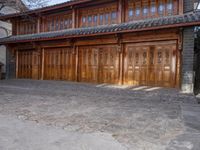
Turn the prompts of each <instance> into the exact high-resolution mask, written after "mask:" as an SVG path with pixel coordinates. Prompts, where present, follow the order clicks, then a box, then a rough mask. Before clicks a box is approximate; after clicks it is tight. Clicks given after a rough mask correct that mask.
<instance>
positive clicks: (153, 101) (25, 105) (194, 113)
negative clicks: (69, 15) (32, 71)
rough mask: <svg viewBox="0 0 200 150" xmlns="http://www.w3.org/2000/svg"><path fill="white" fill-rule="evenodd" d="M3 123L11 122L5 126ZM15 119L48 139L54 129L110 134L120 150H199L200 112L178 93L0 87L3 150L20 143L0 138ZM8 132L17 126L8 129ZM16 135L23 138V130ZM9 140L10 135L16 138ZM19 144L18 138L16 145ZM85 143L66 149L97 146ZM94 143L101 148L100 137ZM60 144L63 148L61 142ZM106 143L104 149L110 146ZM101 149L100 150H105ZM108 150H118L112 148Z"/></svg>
mask: <svg viewBox="0 0 200 150" xmlns="http://www.w3.org/2000/svg"><path fill="white" fill-rule="evenodd" d="M5 118H10V119H8V120H7V121H6V120H5ZM12 118H13V120H15V119H16V120H15V122H14V124H16V126H17V124H20V123H18V121H19V122H21V123H31V124H29V125H28V126H33V131H34V132H36V129H35V128H34V126H35V125H41V126H42V128H41V129H40V131H39V130H38V132H41V133H42V132H44V134H45V133H49V132H51V130H54V129H58V130H59V132H61V131H60V130H62V132H64V133H69V132H70V133H73V134H78V135H79V136H78V137H80V136H81V135H93V134H96V133H101V134H106V135H109V138H108V137H106V138H107V139H108V141H109V139H112V138H113V140H110V142H113V145H115V146H117V147H118V148H119V150H122V149H130V150H179V149H180V150H200V140H199V139H200V106H199V105H198V104H197V102H196V99H195V97H193V96H192V95H186V94H182V93H180V92H179V91H178V90H175V89H162V88H150V87H125V86H111V85H90V84H82V83H72V82H62V81H30V80H7V81H6V80H5V81H0V122H4V123H5V125H4V126H3V125H2V126H1V125H0V149H8V150H11V148H10V149H9V148H8V147H6V146H5V143H6V144H9V145H12V144H13V143H12V142H11V143H9V141H13V142H14V143H15V146H16V144H17V142H18V141H17V140H16V139H15V140H11V139H12V136H9V138H8V139H7V142H5V141H3V140H2V139H3V138H5V137H2V136H1V132H2V133H4V136H5V135H6V133H7V132H6V133H5V130H6V126H7V125H8V126H9V124H11V123H12V122H11V120H12ZM6 124H7V125H6ZM14 127H15V126H14ZM10 128H13V126H11V125H10ZM43 128H48V129H43ZM21 130H23V128H22V129H21ZM24 130H25V129H24ZM24 130H23V131H24ZM27 130H28V129H27ZM13 132H14V131H13ZM17 132H18V133H20V129H17ZM29 132H31V131H29ZM64 133H63V134H64ZM9 134H11V135H12V132H11V131H10V132H9ZM24 134H26V133H24ZM30 134H31V133H30ZM23 136H24V135H23ZM33 136H34V135H33ZM56 136H58V135H57V134H55V137H56ZM70 137H73V136H68V140H69V139H70ZM10 138H11V139H10ZM13 138H14V137H13ZM15 138H16V137H15ZM20 138H21V137H20V134H19V136H18V140H19V139H20ZM86 138H87V141H86V143H87V144H86V146H85V148H83V147H82V148H81V147H79V148H77V147H76V148H73V144H72V145H71V147H70V148H67V147H66V145H65V149H66V148H67V149H69V150H90V149H89V148H87V147H90V145H92V144H94V143H92V142H94V140H92V137H89V138H88V137H87V136H86ZM94 138H96V143H98V137H94ZM106 138H105V137H104V140H105V141H106ZM71 140H72V139H71ZM73 140H74V139H73ZM32 142H33V141H32ZM57 142H59V143H60V144H62V142H63V143H64V141H63V139H62V140H61V139H60V140H59V139H58V141H57ZM79 142H80V139H79V138H76V139H75V143H76V144H75V145H78V144H79ZM99 142H100V140H99ZM114 142H116V143H114ZM22 143H23V142H22ZM33 143H34V142H33ZM35 143H37V142H35ZM103 143H104V144H105V145H106V142H103ZM47 144H48V143H47ZM107 144H108V143H107ZM117 144H119V145H120V146H121V148H120V146H119V145H117ZM18 145H20V146H21V147H20V148H19V150H29V149H30V150H39V148H38V149H34V148H33V149H31V148H30V147H29V148H27V146H26V145H24V147H23V144H18ZM105 145H104V146H105ZM68 146H69V145H68ZM101 146H103V144H102V145H101ZM101 146H99V149H102V147H101ZM56 148H57V149H58V150H62V148H59V147H58V145H56V144H54V148H52V147H51V149H52V150H57V149H56ZM14 149H15V150H16V149H17V148H16V147H15V148H13V150H14ZM51 149H49V150H51ZM91 149H92V148H91ZM103 149H106V148H103ZM110 149H113V150H117V149H116V148H114V146H113V148H110ZM92 150H93V149H92ZM95 150H96V149H95Z"/></svg>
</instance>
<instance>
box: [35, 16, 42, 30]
mask: <svg viewBox="0 0 200 150" xmlns="http://www.w3.org/2000/svg"><path fill="white" fill-rule="evenodd" d="M40 23H41V18H40V17H38V18H37V31H36V32H37V33H40Z"/></svg>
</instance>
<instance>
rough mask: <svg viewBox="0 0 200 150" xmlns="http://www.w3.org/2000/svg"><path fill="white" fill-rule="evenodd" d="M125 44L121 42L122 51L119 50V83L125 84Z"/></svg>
mask: <svg viewBox="0 0 200 150" xmlns="http://www.w3.org/2000/svg"><path fill="white" fill-rule="evenodd" d="M123 56H124V44H120V52H119V60H120V63H119V64H120V66H119V70H120V71H119V84H120V85H122V84H123V80H124V79H123V74H124V73H123V72H124V58H123Z"/></svg>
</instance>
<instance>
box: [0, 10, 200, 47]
mask: <svg viewBox="0 0 200 150" xmlns="http://www.w3.org/2000/svg"><path fill="white" fill-rule="evenodd" d="M196 25H200V12H195V13H189V14H184V15H177V16H168V17H161V18H156V19H148V20H143V21H135V22H129V23H122V24H114V25H106V26H98V27H89V28H77V29H67V30H62V31H54V32H45V33H39V34H28V35H18V36H10V37H7V38H2V39H0V43H2V44H3V43H15V42H28V41H40V40H49V39H59V38H73V37H83V36H92V35H105V34H116V33H127V32H137V31H147V30H156V29H164V28H174V27H186V26H196Z"/></svg>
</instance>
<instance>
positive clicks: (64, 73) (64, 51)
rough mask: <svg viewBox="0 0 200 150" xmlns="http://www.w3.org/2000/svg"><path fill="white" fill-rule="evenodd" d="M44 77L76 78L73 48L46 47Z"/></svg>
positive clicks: (51, 78) (72, 79) (57, 78)
mask: <svg viewBox="0 0 200 150" xmlns="http://www.w3.org/2000/svg"><path fill="white" fill-rule="evenodd" d="M44 55H45V60H44V63H45V64H44V79H45V80H67V81H74V79H75V56H74V54H73V50H72V48H54V49H45V53H44Z"/></svg>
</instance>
